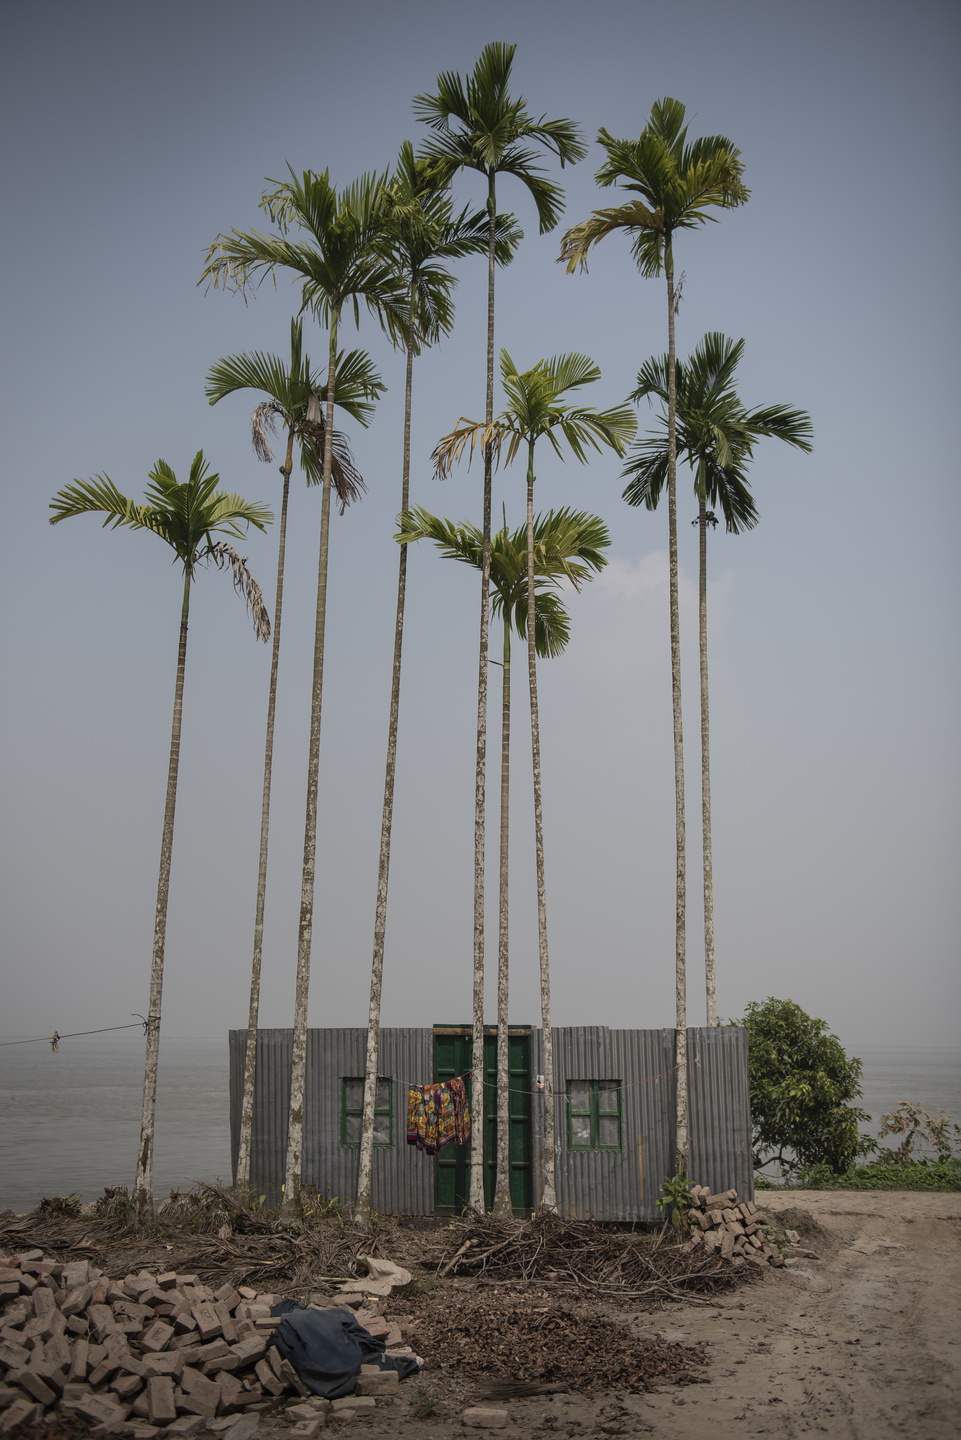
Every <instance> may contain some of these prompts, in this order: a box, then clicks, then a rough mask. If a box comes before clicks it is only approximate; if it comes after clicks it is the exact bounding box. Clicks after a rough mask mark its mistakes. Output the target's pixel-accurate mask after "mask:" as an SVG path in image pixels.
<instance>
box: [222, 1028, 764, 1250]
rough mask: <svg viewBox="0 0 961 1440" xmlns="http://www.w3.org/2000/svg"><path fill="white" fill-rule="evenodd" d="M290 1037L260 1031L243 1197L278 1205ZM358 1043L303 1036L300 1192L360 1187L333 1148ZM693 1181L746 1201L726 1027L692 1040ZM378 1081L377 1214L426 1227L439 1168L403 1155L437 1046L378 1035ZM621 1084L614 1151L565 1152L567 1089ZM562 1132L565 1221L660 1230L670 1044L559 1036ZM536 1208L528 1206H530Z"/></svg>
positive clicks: (240, 1036)
mask: <svg viewBox="0 0 961 1440" xmlns="http://www.w3.org/2000/svg"><path fill="white" fill-rule="evenodd" d="M540 1038H541V1037H540V1033H539V1032H538V1031H535V1032H534V1034H533V1035H532V1040H533V1042H534V1051H533V1055H532V1064H533V1069H534V1071H535V1073H537V1072H538V1071H539V1070H540V1069H541V1067H542V1059H541V1047H540ZM245 1043H246V1031H244V1030H232V1031H231V1032H230V1114H231V1140H232V1146H233V1159H234V1163H235V1164H236V1155H237V1143H238V1135H239V1129H240V1105H241V1076H242V1073H243V1059H244V1046H245ZM291 1046H292V1035H291V1031H289V1030H261V1031H260V1032H259V1037H258V1051H257V1053H258V1066H257V1085H256V1092H255V1098H254V1135H253V1155H252V1163H251V1172H252V1173H251V1183H252V1187H253V1188H254V1189H255V1190H256V1191H257V1192H258V1193H263V1194H266V1195H268V1196H269V1197H270V1199H271V1200H276V1199H278V1198H279V1193H280V1185H281V1182H282V1179H283V1169H284V1152H285V1149H286V1143H287V1109H288V1105H289V1100H290V1056H291ZM365 1048H366V1031H365V1030H363V1029H360V1028H358V1029H351V1030H311V1031H309V1032H308V1048H307V1081H306V1086H307V1088H306V1096H305V1107H304V1177H303V1178H304V1181H305V1183H307V1184H310V1185H316V1187H317V1188H318V1189H319V1190H321V1191H322V1192H323V1193H324V1194H326V1195H328V1196H339V1197H340V1198H341V1199H351V1198H352V1197H353V1196H354V1194H355V1191H356V1185H357V1159H358V1155H357V1149H356V1148H355V1147H348V1146H345V1145H343V1144H342V1143H341V1133H340V1119H341V1113H340V1112H341V1080H342V1078H343V1077H345V1076H351V1077H356V1076H361V1075H363V1073H364V1053H365ZM688 1056H689V1063H690V1124H691V1178H692V1180H694V1181H695V1182H697V1183H698V1184H702V1185H710V1186H711V1188H712V1189H713V1190H727V1189H730V1188H734V1189H736V1190H737V1191H738V1193H739V1194H740V1195H741V1196H742V1198H745V1199H748V1198H753V1194H754V1185H753V1170H752V1165H751V1117H750V1105H749V1099H748V1073H747V1032H746V1031H745V1030H739V1029H736V1028H733V1027H728V1026H723V1027H718V1028H716V1029H693V1028H692V1029H690V1030H689V1031H688ZM379 1068H380V1073H381V1075H384V1076H390V1077H392V1078H393V1081H394V1106H393V1111H394V1113H393V1125H394V1144H393V1146H392V1148H390V1149H375V1151H374V1175H373V1203H374V1208H375V1210H381V1211H384V1212H387V1213H392V1214H408V1215H430V1214H432V1213H433V1210H434V1165H433V1163H432V1161H431V1160H430V1159H429V1158H428V1157H427V1156H425V1155H423V1154H421V1152H420V1151H417V1150H414V1149H413V1148H412V1147H410V1146H408V1145H406V1144H405V1142H404V1125H405V1120H406V1101H407V1086H408V1085H409V1084H415V1085H416V1084H425V1083H426V1082H428V1081H429V1080H430V1079H431V1078H432V1076H433V1032H432V1030H429V1029H406V1030H393V1029H389V1030H382V1031H381V1047H380V1067H379ZM572 1080H581V1081H598V1082H600V1081H609V1082H619V1085H620V1092H621V1132H620V1140H621V1143H620V1147H619V1149H617V1150H610V1151H602V1150H590V1151H588V1150H584V1151H577V1150H572V1149H571V1148H570V1145H569V1131H568V1104H567V1093H568V1089H567V1087H568V1082H569V1081H572ZM554 1087H555V1095H556V1126H557V1161H556V1164H557V1199H558V1206H559V1208H560V1210H561V1212H562V1213H563V1214H565V1215H571V1216H576V1217H579V1218H581V1219H588V1218H591V1219H595V1220H620V1221H630V1220H656V1219H658V1218H659V1212H658V1209H657V1197H658V1194H659V1192H660V1187H661V1182H662V1181H663V1180H664V1179H665V1177H666V1176H668V1175H672V1174H673V1173H674V1168H675V1167H674V1104H675V1078H674V1031H673V1030H610V1029H608V1028H607V1027H606V1026H600V1025H599V1026H571V1027H558V1028H557V1029H555V1031H554ZM542 1099H543V1097H542V1095H540V1094H535V1096H534V1102H533V1108H532V1122H533V1124H532V1129H533V1134H532V1141H533V1146H532V1154H533V1156H534V1177H535V1186H536V1184H537V1179H538V1177H539V1174H540V1165H539V1163H538V1159H537V1157H538V1156H539V1155H540V1149H541V1144H542V1127H543V1103H542ZM535 1203H536V1200H535Z"/></svg>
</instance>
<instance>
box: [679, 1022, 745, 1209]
mask: <svg viewBox="0 0 961 1440" xmlns="http://www.w3.org/2000/svg"><path fill="white" fill-rule="evenodd" d="M687 1055H688V1073H689V1075H690V1128H691V1179H692V1180H693V1181H694V1182H695V1184H699V1185H710V1187H711V1189H712V1190H714V1191H720V1190H736V1191H737V1193H738V1194H739V1195H740V1197H741V1199H742V1200H753V1199H754V1165H753V1163H752V1160H753V1157H752V1150H751V1097H750V1090H749V1086H748V1072H747V1031H746V1030H741V1029H739V1028H737V1027H735V1026H733V1025H718V1026H715V1027H712V1028H705V1029H702V1030H701V1029H699V1030H688V1032H687Z"/></svg>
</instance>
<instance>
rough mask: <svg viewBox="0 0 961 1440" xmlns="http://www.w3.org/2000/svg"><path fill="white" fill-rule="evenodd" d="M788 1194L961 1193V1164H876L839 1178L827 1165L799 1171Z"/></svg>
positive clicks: (942, 1162) (787, 1188)
mask: <svg viewBox="0 0 961 1440" xmlns="http://www.w3.org/2000/svg"><path fill="white" fill-rule="evenodd" d="M783 1188H784V1189H786V1190H961V1160H905V1161H901V1162H900V1163H898V1164H893V1165H892V1164H891V1163H890V1162H889V1161H884V1160H872V1161H871V1162H870V1163H869V1164H867V1165H852V1166H851V1168H850V1169H849V1170H845V1171H844V1172H843V1174H841V1175H835V1174H834V1172H833V1171H832V1170H831V1169H829V1167H828V1166H827V1165H811V1166H809V1167H808V1168H807V1169H805V1170H800V1171H798V1173H797V1175H795V1176H794V1177H793V1179H792V1181H791V1183H790V1184H789V1185H786V1186H784V1187H783Z"/></svg>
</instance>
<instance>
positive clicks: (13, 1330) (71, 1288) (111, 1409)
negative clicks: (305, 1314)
mask: <svg viewBox="0 0 961 1440" xmlns="http://www.w3.org/2000/svg"><path fill="white" fill-rule="evenodd" d="M279 1298H280V1297H279V1296H276V1295H269V1294H264V1293H258V1292H257V1291H256V1290H252V1289H250V1288H249V1287H247V1286H245V1285H241V1286H238V1287H237V1288H234V1286H233V1285H221V1286H220V1287H219V1289H216V1290H212V1289H211V1288H210V1287H209V1286H208V1285H204V1284H202V1283H201V1282H200V1280H199V1279H198V1278H197V1276H196V1275H180V1274H177V1273H175V1272H173V1271H169V1272H167V1273H166V1274H151V1273H149V1272H147V1271H145V1270H142V1271H141V1272H140V1273H139V1274H137V1275H127V1276H125V1277H124V1279H122V1280H110V1279H108V1278H107V1277H106V1276H105V1275H103V1274H102V1273H101V1271H100V1270H98V1269H96V1267H95V1266H93V1265H91V1264H89V1263H88V1262H87V1261H86V1260H76V1261H70V1262H68V1263H61V1262H59V1261H57V1260H53V1259H48V1258H45V1256H44V1255H43V1253H42V1252H41V1251H39V1250H30V1251H27V1252H25V1253H23V1254H20V1255H9V1254H6V1253H4V1252H2V1251H0V1432H11V1433H13V1434H16V1432H17V1429H18V1427H19V1426H21V1425H26V1424H28V1423H30V1422H32V1421H35V1420H37V1419H40V1418H41V1417H42V1416H43V1415H44V1414H51V1415H52V1414H54V1413H56V1412H58V1411H59V1412H60V1413H62V1414H75V1415H77V1416H81V1417H83V1419H84V1420H85V1421H87V1422H93V1423H94V1424H95V1425H96V1426H97V1427H98V1428H99V1427H101V1426H102V1427H104V1432H106V1431H107V1430H109V1429H112V1428H114V1427H118V1426H121V1425H123V1426H124V1433H126V1434H128V1435H131V1436H133V1437H135V1440H148V1437H151V1436H154V1435H160V1434H163V1435H165V1436H174V1435H192V1434H194V1433H195V1432H196V1431H199V1430H201V1429H204V1428H207V1429H209V1430H213V1431H214V1432H215V1433H216V1431H218V1430H227V1429H229V1428H231V1427H232V1426H233V1425H234V1424H235V1422H236V1421H237V1420H238V1418H239V1417H240V1415H241V1414H242V1413H243V1412H250V1413H252V1414H255V1413H256V1412H257V1411H259V1410H262V1409H266V1408H268V1407H272V1406H274V1405H276V1404H277V1403H278V1402H279V1401H282V1397H283V1396H284V1395H285V1394H288V1393H289V1392H294V1396H295V1397H300V1398H301V1399H302V1400H303V1401H304V1402H306V1408H308V1409H310V1410H311V1412H312V1414H311V1415H310V1416H309V1415H307V1413H306V1410H305V1413H304V1414H303V1415H296V1416H295V1415H293V1414H291V1416H290V1418H291V1419H294V1420H295V1421H297V1422H299V1427H302V1431H303V1435H304V1436H306V1435H307V1434H308V1432H309V1433H310V1434H314V1433H316V1430H317V1429H319V1428H320V1425H321V1424H322V1423H323V1418H324V1417H323V1412H324V1411H326V1410H327V1408H328V1405H327V1401H321V1400H318V1399H316V1397H313V1396H311V1395H310V1392H309V1391H308V1390H307V1389H306V1387H305V1386H304V1385H303V1384H302V1383H301V1380H300V1377H299V1376H298V1374H297V1372H296V1371H295V1370H294V1368H293V1366H292V1365H291V1364H290V1362H289V1361H288V1360H285V1359H283V1358H282V1357H281V1355H280V1353H279V1351H278V1350H277V1349H276V1348H275V1347H273V1346H271V1347H270V1348H269V1349H268V1347H267V1338H268V1337H269V1335H270V1333H271V1332H272V1331H273V1330H275V1329H276V1327H277V1325H278V1323H279V1321H278V1320H277V1319H276V1318H275V1317H273V1316H271V1314H270V1308H271V1306H272V1305H274V1304H276V1303H277V1300H278V1299H279ZM345 1298H346V1297H345ZM350 1298H351V1299H353V1300H354V1301H355V1304H359V1303H360V1302H361V1301H362V1299H363V1297H362V1296H360V1295H358V1296H356V1297H353V1296H352V1297H350ZM338 1303H341V1304H342V1303H343V1300H339V1302H338ZM357 1319H358V1320H359V1322H360V1323H361V1324H362V1325H364V1326H365V1328H367V1329H368V1330H370V1331H371V1333H373V1334H376V1335H378V1336H379V1337H382V1338H384V1339H385V1340H387V1341H388V1343H397V1342H399V1340H400V1334H399V1331H397V1330H396V1326H391V1325H390V1324H389V1323H388V1322H387V1321H386V1320H385V1319H384V1318H383V1316H378V1315H376V1314H374V1313H373V1312H371V1311H367V1310H363V1309H358V1311H357ZM389 1374H390V1379H389V1380H388V1381H386V1385H391V1384H393V1385H394V1386H396V1381H397V1375H396V1372H389ZM378 1384H380V1385H381V1388H382V1389H384V1388H385V1382H384V1381H378V1379H377V1377H375V1376H374V1375H370V1376H369V1377H368V1376H363V1377H362V1379H361V1382H359V1385H358V1389H359V1392H360V1393H361V1394H363V1392H364V1391H366V1392H367V1393H368V1394H372V1393H380V1391H378V1390H377V1385H378ZM336 1403H337V1402H335V1404H336ZM355 1403H356V1402H355ZM367 1403H368V1404H372V1403H373V1400H369V1401H368V1402H367ZM318 1421H319V1422H320V1424H318V1423H317V1422H318Z"/></svg>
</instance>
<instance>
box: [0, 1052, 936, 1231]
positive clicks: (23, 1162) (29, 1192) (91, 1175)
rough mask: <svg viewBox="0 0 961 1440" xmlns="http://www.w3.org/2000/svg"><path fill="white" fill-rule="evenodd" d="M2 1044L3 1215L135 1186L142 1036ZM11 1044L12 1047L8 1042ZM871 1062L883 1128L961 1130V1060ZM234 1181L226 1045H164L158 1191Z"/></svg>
mask: <svg viewBox="0 0 961 1440" xmlns="http://www.w3.org/2000/svg"><path fill="white" fill-rule="evenodd" d="M16 1038H17V1037H15V1036H9V1037H8V1036H0V1210H3V1209H11V1210H14V1211H15V1212H17V1213H21V1212H23V1211H25V1210H29V1209H32V1208H33V1206H35V1205H36V1203H37V1201H38V1200H39V1198H40V1197H41V1196H42V1195H48V1196H49V1195H63V1194H67V1193H79V1194H80V1195H81V1196H82V1198H83V1199H84V1200H94V1199H96V1198H97V1196H98V1195H100V1194H101V1193H102V1191H103V1187H104V1186H105V1185H116V1184H127V1185H132V1183H133V1173H134V1168H135V1159H136V1151H137V1139H138V1136H139V1132H140V1097H141V1086H142V1083H143V1037H142V1035H139V1034H138V1033H137V1032H136V1031H131V1032H130V1034H129V1035H113V1034H111V1035H101V1036H87V1037H81V1038H78V1039H73V1040H64V1041H63V1042H62V1044H61V1048H60V1051H59V1053H57V1054H53V1053H51V1050H50V1047H49V1045H47V1044H46V1043H45V1042H40V1043H32V1044H10V1043H9V1041H10V1040H14V1039H16ZM3 1041H6V1042H7V1043H6V1044H4V1043H2V1042H3ZM849 1053H853V1054H857V1055H859V1056H860V1058H861V1059H862V1060H863V1061H864V1097H863V1099H862V1100H861V1101H860V1102H859V1104H860V1105H861V1107H862V1108H863V1109H864V1110H867V1111H868V1112H869V1113H870V1114H871V1116H872V1117H873V1120H874V1124H873V1125H871V1126H868V1127H866V1128H867V1129H868V1130H869V1132H870V1133H872V1134H875V1133H876V1131H877V1121H878V1119H879V1117H880V1116H881V1115H883V1114H885V1113H887V1112H888V1111H890V1110H893V1109H894V1107H895V1106H896V1105H897V1104H898V1103H899V1102H900V1101H902V1100H910V1101H913V1102H915V1103H917V1104H920V1105H923V1106H924V1108H925V1109H926V1110H928V1111H929V1112H930V1113H934V1112H935V1111H938V1110H947V1111H948V1112H949V1113H950V1114H951V1115H952V1117H953V1118H954V1119H955V1120H956V1121H959V1122H961V1051H959V1050H958V1049H955V1048H947V1047H940V1046H929V1047H923V1048H911V1047H907V1046H894V1047H891V1046H887V1047H882V1046H867V1047H862V1048H861V1049H857V1048H855V1047H850V1048H849ZM218 1179H220V1180H223V1181H225V1182H229V1180H230V1140H229V1129H228V1060H227V1039H226V1036H218V1037H211V1038H208V1039H190V1040H183V1039H181V1040H177V1039H167V1038H164V1039H163V1040H162V1041H161V1056H160V1077H159V1086H158V1094H157V1120H156V1148H155V1155H154V1190H155V1193H156V1194H157V1195H158V1196H162V1195H165V1194H166V1193H167V1192H168V1191H169V1190H171V1189H187V1188H189V1187H190V1186H191V1185H192V1184H193V1183H194V1182H196V1181H198V1180H218Z"/></svg>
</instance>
